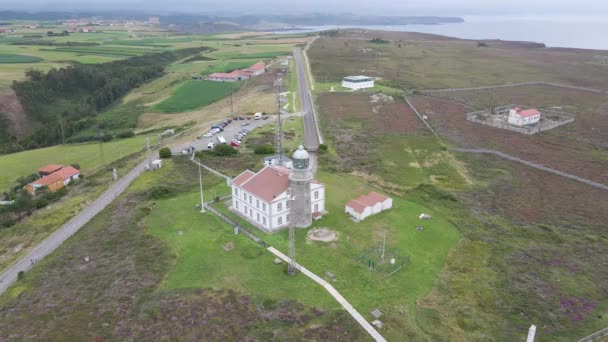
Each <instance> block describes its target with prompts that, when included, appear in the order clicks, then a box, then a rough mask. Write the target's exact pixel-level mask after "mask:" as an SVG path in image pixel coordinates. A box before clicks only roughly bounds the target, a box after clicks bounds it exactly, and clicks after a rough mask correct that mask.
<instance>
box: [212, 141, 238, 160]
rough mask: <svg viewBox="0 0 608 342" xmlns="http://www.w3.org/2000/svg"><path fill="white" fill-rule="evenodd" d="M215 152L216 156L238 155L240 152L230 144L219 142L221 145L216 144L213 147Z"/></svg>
mask: <svg viewBox="0 0 608 342" xmlns="http://www.w3.org/2000/svg"><path fill="white" fill-rule="evenodd" d="M213 153H214V154H215V155H216V156H220V157H229V156H236V154H237V153H238V152H237V150H236V149H234V147H232V146H230V145H228V144H219V145H215V147H214V148H213Z"/></svg>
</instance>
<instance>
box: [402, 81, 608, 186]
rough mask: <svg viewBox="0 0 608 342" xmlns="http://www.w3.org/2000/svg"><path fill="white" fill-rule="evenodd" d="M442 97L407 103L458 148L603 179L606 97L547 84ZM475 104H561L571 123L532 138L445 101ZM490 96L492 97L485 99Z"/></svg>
mask: <svg viewBox="0 0 608 342" xmlns="http://www.w3.org/2000/svg"><path fill="white" fill-rule="evenodd" d="M434 95H438V96H445V97H446V98H445V99H444V98H437V97H429V96H419V95H416V96H412V97H411V101H412V104H413V105H414V106H415V107H416V108H417V109H418V110H419V111H421V112H424V113H427V116H428V117H429V121H430V123H431V125H432V126H434V127H436V128H437V129H438V131H439V132H440V133H441V135H442V136H444V137H445V138H446V139H447V140H448V141H449V142H450V143H452V144H453V145H455V146H458V147H473V148H490V149H496V150H499V151H501V152H504V153H508V154H511V155H515V156H517V157H520V158H522V159H524V160H529V161H533V162H537V163H539V164H541V165H545V166H549V167H553V168H555V169H558V170H561V171H564V172H568V173H571V174H574V175H577V176H580V177H583V178H587V179H591V180H593V181H596V182H600V183H604V184H607V183H608V173H607V172H606V170H607V169H608V153H606V151H605V149H604V148H603V146H605V141H606V137H607V136H606V133H605V131H606V130H608V126H607V124H606V122H607V121H606V118H607V117H608V96H604V95H598V94H594V93H589V92H584V91H579V90H569V89H562V88H557V87H548V86H522V87H512V88H502V89H496V90H494V91H492V92H488V91H474V92H453V93H452V92H450V93H445V94H444V93H439V94H434ZM449 98H451V99H455V100H458V101H461V102H463V103H467V104H469V105H471V106H474V107H476V108H489V107H491V105H490V104H489V103H488V101H494V102H496V103H497V105H506V104H517V105H524V106H532V107H552V106H558V107H562V108H563V110H565V111H567V112H570V113H573V114H574V115H575V121H574V122H573V123H570V124H567V125H564V126H562V127H558V128H556V129H552V130H550V131H546V132H543V133H540V134H535V135H531V136H527V135H523V134H520V133H516V132H512V131H507V130H503V129H498V128H493V127H488V126H484V125H480V124H476V123H473V122H469V121H467V120H466V119H465V113H466V112H470V111H472V110H471V109H467V108H466V107H464V106H463V105H461V104H459V103H456V102H452V101H450V100H449ZM490 99H494V100H490Z"/></svg>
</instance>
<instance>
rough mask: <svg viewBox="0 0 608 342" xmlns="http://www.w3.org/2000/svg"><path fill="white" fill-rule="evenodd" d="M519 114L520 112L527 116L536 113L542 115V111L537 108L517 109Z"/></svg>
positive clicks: (521, 114)
mask: <svg viewBox="0 0 608 342" xmlns="http://www.w3.org/2000/svg"><path fill="white" fill-rule="evenodd" d="M516 111H517V114H519V115H520V116H523V117H525V118H527V117H530V116H535V115H540V112H539V111H538V110H536V109H523V110H522V109H519V108H517V109H516Z"/></svg>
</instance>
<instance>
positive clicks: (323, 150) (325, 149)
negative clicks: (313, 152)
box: [319, 144, 327, 153]
mask: <svg viewBox="0 0 608 342" xmlns="http://www.w3.org/2000/svg"><path fill="white" fill-rule="evenodd" d="M319 152H321V153H325V152H327V145H325V144H319Z"/></svg>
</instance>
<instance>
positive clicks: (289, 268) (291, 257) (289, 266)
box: [287, 189, 298, 275]
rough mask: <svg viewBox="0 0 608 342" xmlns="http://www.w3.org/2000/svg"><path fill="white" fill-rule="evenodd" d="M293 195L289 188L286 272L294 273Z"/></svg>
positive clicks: (294, 232) (294, 226) (294, 228)
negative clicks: (287, 262)
mask: <svg viewBox="0 0 608 342" xmlns="http://www.w3.org/2000/svg"><path fill="white" fill-rule="evenodd" d="M294 200H295V196H293V191H292V189H289V201H290V202H291V203H290V205H289V264H287V274H289V275H296V273H297V271H298V270H297V268H296V225H295V220H294V216H293V202H294Z"/></svg>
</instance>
